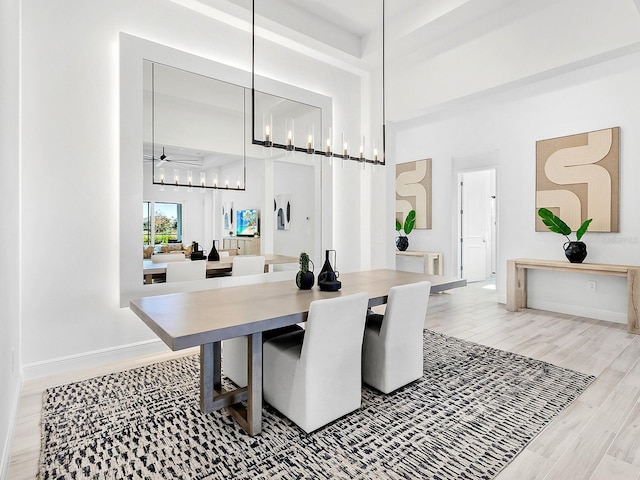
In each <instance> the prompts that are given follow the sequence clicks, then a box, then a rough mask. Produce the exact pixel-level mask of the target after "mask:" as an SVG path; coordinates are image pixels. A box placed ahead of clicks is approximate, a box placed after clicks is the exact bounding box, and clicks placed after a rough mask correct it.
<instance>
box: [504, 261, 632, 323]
mask: <svg viewBox="0 0 640 480" xmlns="http://www.w3.org/2000/svg"><path fill="white" fill-rule="evenodd" d="M527 269H536V270H555V271H563V272H576V273H589V274H595V275H612V276H616V277H626V278H627V292H628V301H627V329H628V330H629V332H630V333H635V334H640V321H639V317H640V315H639V312H638V310H639V309H640V266H634V265H608V264H604V263H569V262H559V261H553V260H532V259H527V258H517V259H514V260H507V310H508V311H510V312H517V311H518V309H519V308H526V307H527Z"/></svg>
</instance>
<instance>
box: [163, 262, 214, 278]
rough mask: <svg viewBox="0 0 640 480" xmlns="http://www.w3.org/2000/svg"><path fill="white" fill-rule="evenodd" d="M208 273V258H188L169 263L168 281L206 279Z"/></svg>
mask: <svg viewBox="0 0 640 480" xmlns="http://www.w3.org/2000/svg"><path fill="white" fill-rule="evenodd" d="M206 274H207V262H206V260H196V261H191V260H187V261H184V262H171V263H167V283H168V282H185V281H187V280H204V279H205V277H206Z"/></svg>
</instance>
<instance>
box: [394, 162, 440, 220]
mask: <svg viewBox="0 0 640 480" xmlns="http://www.w3.org/2000/svg"><path fill="white" fill-rule="evenodd" d="M431 193H432V189H431V159H430V158H427V159H426V160H418V161H415V162H408V163H399V164H397V165H396V219H397V220H399V221H400V223H402V224H404V219H405V218H406V216H407V213H409V212H410V211H411V210H415V211H416V223H415V226H414V228H421V229H431V217H432V214H431Z"/></svg>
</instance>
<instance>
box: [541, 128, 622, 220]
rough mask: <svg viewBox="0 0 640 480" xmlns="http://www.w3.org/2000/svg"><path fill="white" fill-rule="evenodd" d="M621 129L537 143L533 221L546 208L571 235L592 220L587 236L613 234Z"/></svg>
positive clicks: (617, 207) (616, 206)
mask: <svg viewBox="0 0 640 480" xmlns="http://www.w3.org/2000/svg"><path fill="white" fill-rule="evenodd" d="M619 198H620V127H613V128H607V129H604V130H596V131H593V132H587V133H581V134H577V135H569V136H566V137H559V138H550V139H547V140H539V141H538V142H536V215H535V217H536V231H537V232H546V231H548V229H547V227H546V226H545V225H544V224H543V223H542V221H541V220H540V218H539V217H538V215H537V212H538V209H539V208H542V207H544V208H547V209H549V210H551V211H552V212H553V213H555V214H556V215H557V216H559V217H560V218H562V219H563V220H564V221H565V222H566V224H567V225H568V226H569V227H570V228H571V229H572V230H573V231H575V230H576V229H577V228H578V227H579V226H580V224H581V223H582V222H583V221H585V220H587V219H589V218H592V219H593V221H592V222H591V225H590V226H589V231H590V232H618V231H620V230H619V228H620V227H619V207H620V205H619Z"/></svg>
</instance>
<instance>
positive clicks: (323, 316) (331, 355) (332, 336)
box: [300, 293, 369, 375]
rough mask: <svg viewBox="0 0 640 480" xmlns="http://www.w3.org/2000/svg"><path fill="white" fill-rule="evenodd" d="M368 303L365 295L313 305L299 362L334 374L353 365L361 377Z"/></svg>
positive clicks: (312, 303) (318, 301)
mask: <svg viewBox="0 0 640 480" xmlns="http://www.w3.org/2000/svg"><path fill="white" fill-rule="evenodd" d="M368 303H369V295H367V294H366V293H356V294H354V295H346V296H344V297H335V298H329V299H324V300H316V301H314V302H311V305H310V306H309V316H308V317H307V323H306V326H305V334H304V340H303V343H302V352H301V353H300V362H302V363H304V364H306V367H307V368H312V367H311V366H312V365H313V366H314V367H313V368H321V369H323V370H325V371H334V372H335V371H338V372H339V371H341V369H344V368H345V366H346V365H350V366H353V367H354V368H356V369H357V371H358V375H359V372H360V365H361V357H362V339H363V336H364V324H365V321H366V318H367V305H368Z"/></svg>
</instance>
